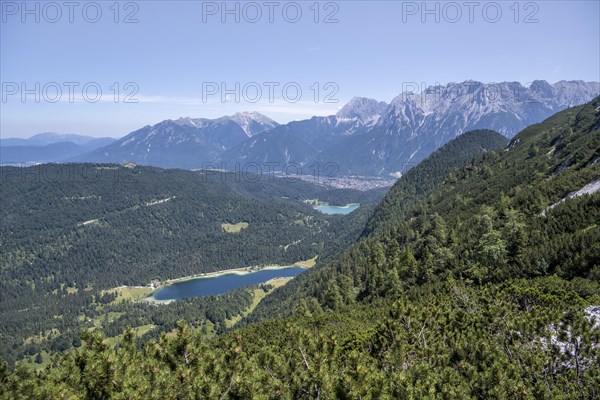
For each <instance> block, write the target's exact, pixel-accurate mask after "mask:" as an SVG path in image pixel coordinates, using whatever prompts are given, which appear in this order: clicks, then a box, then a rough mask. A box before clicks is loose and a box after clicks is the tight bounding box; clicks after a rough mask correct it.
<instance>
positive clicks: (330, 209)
mask: <svg viewBox="0 0 600 400" xmlns="http://www.w3.org/2000/svg"><path fill="white" fill-rule="evenodd" d="M359 207H360V204H358V203H352V204H347V205H345V206H330V205H327V206H318V207H316V209H317V210H319V211H321V212H322V213H324V214H330V215H333V214H342V215H347V214H350V213H351V212H352V211H354V210H356V209H357V208H359Z"/></svg>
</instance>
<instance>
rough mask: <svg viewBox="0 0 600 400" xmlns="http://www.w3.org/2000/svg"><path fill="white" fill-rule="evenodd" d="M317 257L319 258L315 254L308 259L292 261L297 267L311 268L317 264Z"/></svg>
mask: <svg viewBox="0 0 600 400" xmlns="http://www.w3.org/2000/svg"><path fill="white" fill-rule="evenodd" d="M317 258H319V256H318V255H316V256H314V257H313V258H310V259H308V260H305V261H298V262H296V263H294V265H295V266H297V267H304V268H312V267H314V266H315V265H317Z"/></svg>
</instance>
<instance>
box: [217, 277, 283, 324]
mask: <svg viewBox="0 0 600 400" xmlns="http://www.w3.org/2000/svg"><path fill="white" fill-rule="evenodd" d="M292 279H293V278H274V279H271V280H269V281H267V282H265V283H266V284H269V285H271V286H272V288H271V289H270V290H269V291H265V290H264V289H263V288H262V287H259V288H256V289H254V291H253V293H252V296H253V297H254V299H253V301H252V304H250V307H248V308H247V309H246V310H245V311H244V312H243V314H242V315H237V316H235V317H234V318H232V319H228V320H225V326H227V328H231V327H232V326H234V325H235V324H237V323H238V322H240V320H241V319H242V318H243V317H245V316H246V315H248V314H250V313H251V312H252V311H254V309H255V308H256V306H257V305H258V303H260V302H261V301H262V299H264V298H265V297H266V296H267V295H268V294H270V293H271V292H273V290H275V289H277V288H278V287H281V286H283V285H285V284H286V283H288V282H289V281H291V280H292Z"/></svg>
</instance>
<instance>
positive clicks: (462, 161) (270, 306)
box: [245, 130, 508, 322]
mask: <svg viewBox="0 0 600 400" xmlns="http://www.w3.org/2000/svg"><path fill="white" fill-rule="evenodd" d="M507 143H508V139H506V138H505V137H504V136H502V135H500V134H499V133H497V132H494V131H490V130H478V131H472V132H467V133H465V134H464V135H461V136H459V137H458V138H456V139H454V140H453V141H451V142H450V143H447V144H446V145H444V146H442V147H441V148H439V149H438V150H437V151H435V152H434V153H433V154H431V155H430V156H429V157H427V158H426V159H425V160H423V162H421V163H419V164H418V165H417V166H415V167H414V168H412V169H411V170H409V171H408V172H407V173H406V174H405V175H404V176H402V177H401V178H400V179H399V180H398V181H397V182H396V184H395V185H394V186H393V187H392V188H391V189H390V191H389V192H388V194H387V195H386V196H385V197H384V198H383V200H382V201H381V202H380V203H379V205H378V206H377V207H376V208H375V212H374V214H373V216H372V217H371V218H370V220H369V223H368V225H367V227H366V228H365V231H364V232H363V236H365V237H366V236H368V235H370V234H371V232H372V231H373V230H375V229H377V230H381V229H384V228H385V227H386V226H393V225H395V224H397V223H398V222H399V221H401V220H402V219H403V211H404V210H406V209H408V208H410V207H411V206H412V205H414V203H415V202H416V201H417V200H419V199H422V198H423V197H425V196H427V195H428V194H430V193H432V192H433V191H434V190H435V189H436V188H437V187H438V186H440V185H441V184H442V183H443V182H444V180H445V179H446V178H447V177H448V175H449V174H450V173H451V172H452V171H453V170H455V169H456V168H463V167H465V166H466V165H467V164H468V163H469V162H471V160H472V159H473V158H474V157H475V156H477V155H480V154H482V153H485V152H488V151H494V150H497V149H501V148H504V147H505V146H506V144H507ZM322 273H323V271H322V270H312V271H308V272H307V273H305V274H303V275H302V276H298V277H297V278H296V279H294V281H292V282H290V284H289V285H287V286H286V287H284V288H280V289H279V290H278V291H277V292H275V293H274V294H273V295H272V296H270V297H269V298H267V299H265V300H264V301H263V302H261V304H259V306H258V307H257V308H256V310H254V312H253V313H252V314H251V315H250V316H249V317H248V318H247V319H246V320H247V321H257V320H261V319H265V318H268V317H273V316H275V315H278V316H281V315H282V314H283V315H289V313H290V312H291V311H292V310H293V309H294V305H297V304H298V303H299V302H300V301H305V300H306V296H311V295H312V292H311V291H312V290H313V289H314V285H313V284H312V283H311V282H312V281H313V279H318V278H315V277H316V276H318V275H320V274H322ZM342 279H345V278H342ZM303 299H304V300H303ZM245 322H246V321H245Z"/></svg>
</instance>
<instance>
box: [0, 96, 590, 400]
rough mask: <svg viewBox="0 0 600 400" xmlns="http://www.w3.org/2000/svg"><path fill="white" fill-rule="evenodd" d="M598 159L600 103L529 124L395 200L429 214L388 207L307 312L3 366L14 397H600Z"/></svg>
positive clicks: (99, 342) (315, 281) (97, 344)
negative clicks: (45, 362) (212, 333)
mask: <svg viewBox="0 0 600 400" xmlns="http://www.w3.org/2000/svg"><path fill="white" fill-rule="evenodd" d="M598 160H600V98H596V99H595V100H594V101H592V102H591V103H588V104H586V105H584V106H581V107H575V108H571V109H567V110H565V111H563V112H560V113H558V114H556V115H555V116H553V117H551V118H549V119H547V120H546V121H544V122H542V123H540V124H537V125H533V126H531V127H529V128H527V129H525V130H524V131H523V132H521V133H520V134H518V135H517V136H516V137H515V138H514V139H513V140H512V141H511V142H510V143H509V145H508V146H507V147H506V148H503V149H500V150H496V151H488V152H485V153H484V154H482V155H479V156H477V157H476V158H475V159H474V160H472V161H471V162H468V163H466V165H463V166H462V167H461V168H459V169H458V170H455V171H453V172H452V173H450V174H449V175H448V176H447V177H446V178H445V180H444V181H443V182H442V183H441V184H440V185H439V186H438V187H437V188H432V189H431V190H430V189H426V190H423V191H422V192H421V193H420V194H418V195H416V196H415V195H414V194H410V190H411V189H410V188H411V186H410V185H407V184H405V183H404V184H403V183H399V184H398V186H396V187H395V188H394V189H393V190H392V192H391V193H390V195H389V196H390V197H394V196H400V195H402V194H403V191H404V190H407V191H408V193H409V194H410V196H409V198H410V199H412V200H410V201H411V202H412V204H408V205H406V206H405V205H402V204H401V202H399V201H396V200H395V199H393V198H388V199H386V201H385V202H384V203H383V205H381V207H380V208H379V209H378V211H377V213H376V214H375V216H374V218H375V219H374V220H373V221H371V222H370V223H369V224H368V226H369V229H368V230H367V231H365V236H363V237H362V238H361V239H360V240H359V241H358V242H357V243H356V244H355V245H353V246H352V247H351V248H350V249H348V250H347V251H345V252H344V253H343V254H342V255H341V256H339V257H337V258H336V259H335V260H334V261H332V262H329V263H326V264H325V265H323V266H321V267H319V268H317V269H316V270H315V272H313V273H311V274H310V275H306V276H307V278H306V279H304V280H303V281H302V287H297V288H296V290H298V291H299V292H300V293H302V296H301V299H299V301H298V302H297V303H296V304H294V306H295V310H294V311H295V312H294V315H293V316H291V317H288V318H285V319H272V320H269V321H264V322H260V323H257V324H251V325H248V326H246V327H243V328H240V329H237V330H234V331H232V332H230V333H229V334H227V335H224V336H222V337H220V338H217V339H212V340H209V341H206V340H205V339H204V338H203V335H202V333H201V331H200V330H191V329H190V328H189V327H188V326H186V325H185V324H180V325H179V326H178V328H177V329H176V330H175V331H174V332H173V333H172V334H170V335H166V334H165V335H163V336H162V337H161V339H160V341H159V342H156V343H149V344H147V345H145V346H144V347H143V348H142V349H141V350H137V349H136V348H135V345H134V340H133V337H134V335H133V333H132V332H128V333H125V334H124V335H123V338H122V343H121V345H120V346H118V347H113V346H110V345H108V344H107V343H106V341H104V340H103V339H102V337H101V336H100V335H99V334H98V333H95V332H85V333H84V335H83V341H84V343H85V345H84V346H82V348H81V349H80V350H77V351H75V352H74V353H72V354H68V355H66V356H65V357H63V358H60V359H57V360H55V361H54V362H53V363H52V364H51V365H49V366H48V367H47V369H45V370H44V371H41V372H39V373H34V372H32V371H31V370H30V369H27V368H25V367H18V368H17V369H16V370H15V371H14V372H5V371H2V372H0V385H1V390H0V392H1V393H2V394H3V395H4V397H6V398H15V397H17V398H20V397H25V398H27V397H34V398H67V397H68V398H131V397H144V398H160V399H165V398H173V399H174V398H211V399H212V398H215V399H216V398H231V399H235V398H252V397H254V398H273V399H279V398H299V399H317V398H320V399H331V398H342V399H355V398H447V399H456V398H548V399H550V398H552V399H553V398H569V399H570V398H597V397H598V396H599V395H600V346H599V344H600V323H599V319H600V307H599V306H600V287H599V283H600V193H598V192H597V191H595V190H597V188H598V186H599V185H598V184H599V183H600V182H599V180H600V163H599V162H598ZM403 185H406V186H403ZM434 186H435V185H434ZM403 187H405V188H406V189H403ZM584 193H587V194H584ZM390 208H391V209H390ZM382 216H385V217H384V218H382ZM282 306H283V307H290V304H289V303H287V304H283V305H282ZM273 314H281V311H280V310H276V309H274V310H273Z"/></svg>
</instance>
